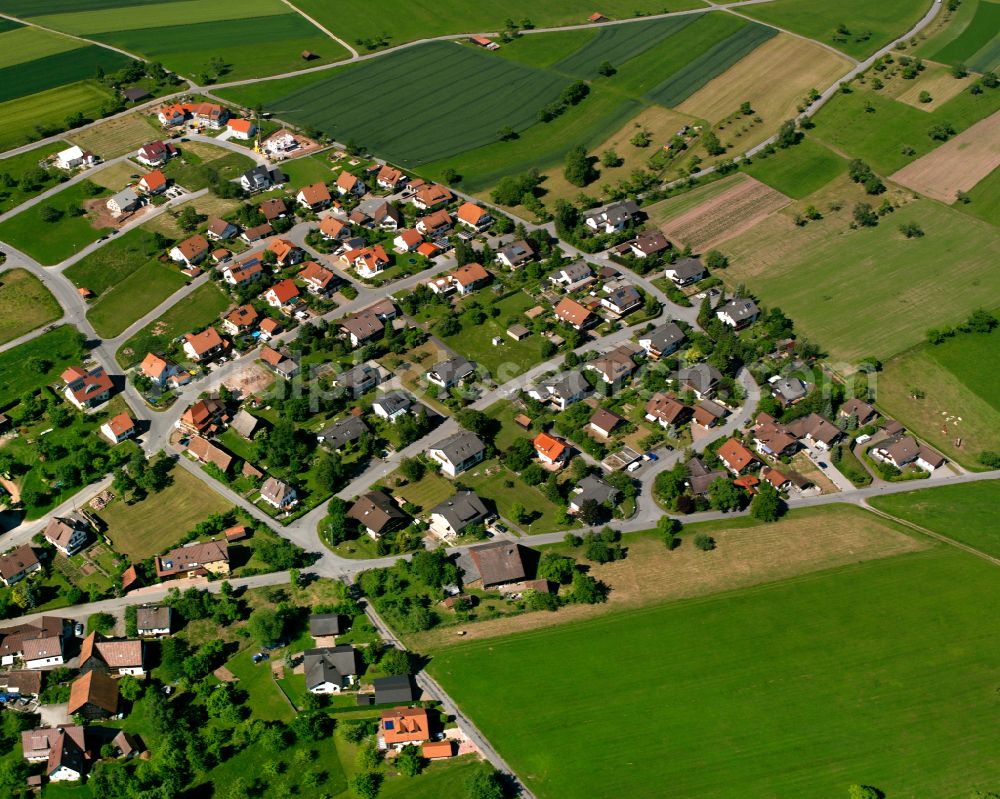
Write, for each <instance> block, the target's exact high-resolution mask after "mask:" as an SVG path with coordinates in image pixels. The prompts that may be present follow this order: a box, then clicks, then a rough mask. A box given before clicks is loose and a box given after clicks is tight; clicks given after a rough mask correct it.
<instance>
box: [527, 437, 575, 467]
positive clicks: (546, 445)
mask: <svg viewBox="0 0 1000 799" xmlns="http://www.w3.org/2000/svg"><path fill="white" fill-rule="evenodd" d="M531 443H532V444H533V445H534V447H535V452H537V453H538V454H539V455H542V456H544V457H546V458H548V459H549V460H553V461H554V460H557V459H558V458H560V457H562V455H563V453H564V452H566V445H565V444H564V443H563V442H562V441H560V440H559V439H558V438H556V437H555V436H550V435H549V434H548V433H544V432H543V433H539V434H538V435H537V436H535V440H534V441H532V442H531Z"/></svg>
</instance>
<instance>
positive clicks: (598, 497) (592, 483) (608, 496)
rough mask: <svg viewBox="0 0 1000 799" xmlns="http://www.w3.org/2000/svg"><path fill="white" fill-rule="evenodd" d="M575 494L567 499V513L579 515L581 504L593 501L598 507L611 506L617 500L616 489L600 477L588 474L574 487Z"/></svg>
mask: <svg viewBox="0 0 1000 799" xmlns="http://www.w3.org/2000/svg"><path fill="white" fill-rule="evenodd" d="M576 489H577V490H576V493H575V494H573V495H572V496H571V497H570V498H569V512H570V513H579V512H580V509H581V508H582V507H583V503H584V502H587V501H588V500H593V501H594V502H596V503H597V504H598V505H613V504H614V503H615V502H616V501H617V500H618V496H619V493H618V489H617V488H615V487H614V486H611V485H608V484H607V483H605V482H604V481H603V480H602V479H601V478H600V477H595V476H594V475H592V474H588V475H587V476H586V477H584V478H583V479H582V480H581V481H580V482H579V483H577V486H576Z"/></svg>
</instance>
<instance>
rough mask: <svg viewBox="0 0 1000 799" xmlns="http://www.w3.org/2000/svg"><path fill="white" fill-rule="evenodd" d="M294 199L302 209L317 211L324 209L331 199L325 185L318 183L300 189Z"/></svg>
mask: <svg viewBox="0 0 1000 799" xmlns="http://www.w3.org/2000/svg"><path fill="white" fill-rule="evenodd" d="M295 199H296V200H297V201H298V203H299V205H301V206H302V207H303V208H308V209H309V210H310V211H318V210H320V209H321V208H326V207H327V206H328V205H329V204H330V200H331V199H333V198H332V197H330V190H329V189H328V188H327V187H326V184H325V183H323V182H319V183H313V184H312V185H311V186H306V187H304V188H302V189H300V190H299V193H298V194H296V195H295Z"/></svg>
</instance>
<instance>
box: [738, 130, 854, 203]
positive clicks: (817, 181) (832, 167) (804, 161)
mask: <svg viewBox="0 0 1000 799" xmlns="http://www.w3.org/2000/svg"><path fill="white" fill-rule="evenodd" d="M744 171H745V172H746V173H747V174H748V175H750V176H751V177H754V178H756V179H757V180H759V181H761V183H766V184H767V185H768V186H770V187H771V188H772V189H777V190H778V191H780V192H781V193H782V194H785V195H787V196H789V197H793V198H795V199H796V200H801V199H802V198H803V197H807V196H809V195H810V194H812V193H813V192H814V191H818V190H819V189H821V188H823V186H825V185H826V184H827V183H829V182H830V181H831V180H833V179H834V178H835V177H837V176H839V175H842V174H844V173H845V172H846V171H847V161H846V160H845V159H843V158H841V157H840V156H839V155H837V154H836V153H834V152H832V151H831V150H830V149H828V148H827V147H825V146H823V145H822V144H820V143H819V142H818V141H816V140H815V139H813V138H811V137H807V138H805V139H803V140H802V141H800V142H799V143H798V144H797V145H795V146H794V147H790V148H788V149H787V150H782V151H780V152H779V153H778V154H777V155H772V156H768V157H766V158H764V157H761V156H759V155H758V156H757V157H756V158H754V159H753V163H752V164H750V165H749V166H747V167H744Z"/></svg>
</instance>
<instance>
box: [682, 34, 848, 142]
mask: <svg viewBox="0 0 1000 799" xmlns="http://www.w3.org/2000/svg"><path fill="white" fill-rule="evenodd" d="M850 67H851V64H850V62H849V61H848V60H847V59H846V58H843V57H841V56H838V55H835V54H834V53H831V52H830V51H829V50H827V49H826V48H823V47H820V46H819V45H817V44H814V43H813V42H808V41H805V40H804V39H800V38H798V37H796V36H790V35H788V34H787V33H779V34H778V35H777V36H775V37H774V38H772V39H770V40H768V41H765V42H764V43H763V44H761V45H760V47H758V48H757V49H756V50H754V51H753V52H751V53H750V54H749V55H748V56H746V58H744V59H742V60H741V61H739V62H738V63H737V64H736V65H735V66H733V67H730V68H729V69H727V70H726V71H725V72H723V73H722V74H721V75H719V76H718V77H716V78H715V79H714V80H712V81H711V82H710V83H708V84H707V85H705V86H704V87H702V88H701V89H699V90H698V91H697V92H695V93H694V94H692V95H691V96H690V97H688V98H687V99H686V100H685V101H684V102H683V103H681V104H680V105H679V106H678V107H677V110H678V111H683V112H684V113H685V114H691V115H692V116H696V117H701V118H703V119H707V120H708V121H709V122H711V123H713V124H714V123H716V122H719V121H720V120H723V119H725V118H726V117H728V116H730V115H731V114H734V113H737V112H738V111H739V108H740V105H741V104H742V103H744V102H749V103H750V105H751V106H752V107H753V110H754V115H755V116H759V117H761V118H762V119H763V120H764V123H765V124H764V125H763V126H760V127H758V128H757V129H756V130H757V131H759V132H758V133H756V136H755V137H754V139H751V138H742V139H740V140H739V146H740V147H741V148H745V147H746V146H747V145H753V144H756V143H757V141H758V140H762V139H764V138H767V136H768V135H770V132H771V131H772V130H773V129H774V127H775V126H776V125H778V124H780V123H781V122H782V121H783V120H786V119H791V118H792V117H794V116H795V115H796V113H797V112H798V106H799V104H800V103H802V102H803V100H804V98H805V96H806V94H807V93H808V92H809V90H810V89H814V88H815V89H819V90H822V89H824V88H825V87H827V86H829V85H830V84H831V83H833V82H834V81H836V80H837V79H838V78H839V77H840V76H841V75H844V74H846V73H847V71H848V70H849V69H850ZM774 70H780V71H781V79H780V80H767V79H763V80H762V76H767V75H771V74H773V71H774ZM719 136H720V138H722V139H723V140H724V141H727V140H728V139H729V135H727V133H726V132H720V133H719Z"/></svg>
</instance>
